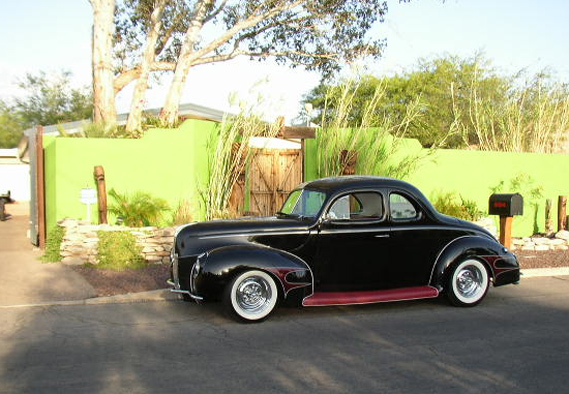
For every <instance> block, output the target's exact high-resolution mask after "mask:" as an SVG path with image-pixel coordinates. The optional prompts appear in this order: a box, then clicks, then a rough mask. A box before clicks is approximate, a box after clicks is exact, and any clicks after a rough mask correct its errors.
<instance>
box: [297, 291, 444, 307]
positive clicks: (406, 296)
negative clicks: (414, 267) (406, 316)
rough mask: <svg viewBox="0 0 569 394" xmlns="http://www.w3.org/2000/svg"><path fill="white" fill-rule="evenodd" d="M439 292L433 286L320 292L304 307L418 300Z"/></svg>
mask: <svg viewBox="0 0 569 394" xmlns="http://www.w3.org/2000/svg"><path fill="white" fill-rule="evenodd" d="M438 295H439V291H438V290H437V289H435V288H434V287H431V286H419V287H407V288H404V289H393V290H378V291H352V292H320V293H314V294H313V295H311V296H309V297H306V298H305V299H304V301H302V305H304V306H324V305H357V304H373V303H375V302H388V301H405V300H417V299H421V298H435V297H437V296H438Z"/></svg>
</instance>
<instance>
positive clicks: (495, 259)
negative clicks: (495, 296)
mask: <svg viewBox="0 0 569 394" xmlns="http://www.w3.org/2000/svg"><path fill="white" fill-rule="evenodd" d="M480 257H482V258H483V259H484V260H486V262H487V263H488V264H490V267H491V268H492V271H494V276H495V277H496V278H497V277H498V275H500V274H503V273H504V272H509V271H514V270H518V269H519V268H516V267H509V268H499V267H497V265H498V262H499V261H500V259H501V257H500V256H480Z"/></svg>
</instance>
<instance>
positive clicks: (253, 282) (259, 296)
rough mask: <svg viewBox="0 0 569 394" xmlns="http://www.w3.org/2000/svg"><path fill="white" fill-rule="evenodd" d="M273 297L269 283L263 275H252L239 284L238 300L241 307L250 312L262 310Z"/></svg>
mask: <svg viewBox="0 0 569 394" xmlns="http://www.w3.org/2000/svg"><path fill="white" fill-rule="evenodd" d="M271 298H272V292H271V287H270V286H269V283H267V281H266V280H265V279H263V278H261V277H258V276H252V277H250V278H247V279H245V280H244V281H243V282H241V283H240V284H239V286H238V287H237V292H236V300H237V304H238V305H239V307H240V308H241V309H243V310H246V311H248V312H261V311H263V310H264V309H266V308H267V306H268V305H269V303H270V300H271Z"/></svg>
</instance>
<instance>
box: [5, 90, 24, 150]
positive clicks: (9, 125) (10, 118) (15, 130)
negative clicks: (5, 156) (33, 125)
mask: <svg viewBox="0 0 569 394" xmlns="http://www.w3.org/2000/svg"><path fill="white" fill-rule="evenodd" d="M23 130H24V126H23V121H22V119H20V117H19V115H18V114H17V113H15V112H14V111H13V110H12V108H10V106H9V105H8V104H6V103H5V102H3V101H0V149H3V148H15V147H16V146H18V142H20V139H21V138H22V135H23V133H22V131H23Z"/></svg>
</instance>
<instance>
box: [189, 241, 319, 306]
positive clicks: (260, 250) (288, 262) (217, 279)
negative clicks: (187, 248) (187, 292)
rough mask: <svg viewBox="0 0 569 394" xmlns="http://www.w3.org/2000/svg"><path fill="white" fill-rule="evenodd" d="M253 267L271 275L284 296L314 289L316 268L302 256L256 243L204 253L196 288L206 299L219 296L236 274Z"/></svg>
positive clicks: (298, 295)
mask: <svg viewBox="0 0 569 394" xmlns="http://www.w3.org/2000/svg"><path fill="white" fill-rule="evenodd" d="M251 269H256V270H262V271H265V272H268V273H269V274H271V275H272V276H273V278H274V279H275V281H276V283H277V286H280V289H281V290H282V295H283V296H284V298H288V297H291V295H292V294H295V295H296V296H295V297H294V298H295V299H296V298H298V297H302V295H303V294H304V293H305V292H308V294H310V292H311V291H312V284H313V280H312V271H311V269H310V267H309V266H308V264H306V263H305V262H304V261H303V260H302V259H300V258H299V257H297V256H295V255H293V254H291V253H288V252H285V251H283V250H279V249H274V248H270V247H264V246H256V245H231V246H224V247H220V248H217V249H214V250H211V251H209V252H208V253H207V254H206V255H205V256H202V257H201V258H200V259H199V271H198V272H196V276H195V278H194V286H195V291H196V293H197V294H199V295H201V296H203V297H204V298H205V299H219V298H220V297H221V295H222V294H223V291H224V289H225V287H226V286H227V284H228V283H229V282H230V281H231V280H232V279H233V278H234V277H235V275H238V274H240V273H242V272H244V271H247V270H251ZM297 293H298V294H297ZM300 299H301V298H300Z"/></svg>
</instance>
